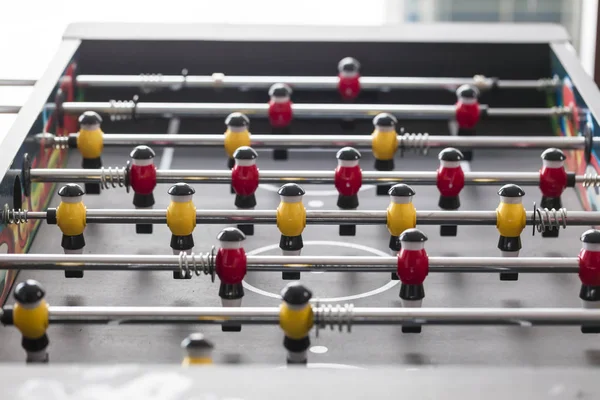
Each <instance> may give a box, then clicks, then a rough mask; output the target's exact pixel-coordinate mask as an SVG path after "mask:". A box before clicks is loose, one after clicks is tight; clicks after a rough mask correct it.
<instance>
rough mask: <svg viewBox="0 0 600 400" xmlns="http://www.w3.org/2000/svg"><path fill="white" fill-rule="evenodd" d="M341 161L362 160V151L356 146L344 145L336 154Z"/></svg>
mask: <svg viewBox="0 0 600 400" xmlns="http://www.w3.org/2000/svg"><path fill="white" fill-rule="evenodd" d="M335 158H337V159H338V160H340V161H358V160H360V152H359V151H358V150H356V149H355V148H354V147H342V148H341V149H340V150H338V152H337V153H336V155H335Z"/></svg>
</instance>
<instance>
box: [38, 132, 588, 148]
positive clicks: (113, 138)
mask: <svg viewBox="0 0 600 400" xmlns="http://www.w3.org/2000/svg"><path fill="white" fill-rule="evenodd" d="M71 135H77V133H72V134H71ZM35 140H36V141H37V142H39V143H41V144H44V145H45V146H47V147H53V146H65V147H66V146H68V143H67V140H68V138H67V137H64V136H61V137H56V136H54V135H52V134H49V133H41V134H39V135H37V136H36V138H35ZM223 140H224V135H223V134H220V135H215V134H180V135H165V134H151V133H139V134H127V133H112V134H104V140H103V143H104V146H138V145H148V146H151V147H157V148H158V147H177V146H184V147H185V146H203V147H223ZM371 141H372V138H371V136H366V135H332V136H323V135H252V136H251V146H252V147H254V148H265V147H266V148H270V147H279V146H286V147H287V148H312V147H317V148H335V149H339V148H341V147H344V146H352V147H355V148H358V149H371ZM593 143H594V144H595V145H597V144H600V137H594V138H593ZM446 147H460V148H469V149H518V148H525V149H547V148H549V147H557V148H560V149H564V150H577V149H583V148H585V138H584V137H583V136H441V135H440V136H437V135H427V134H403V135H398V148H399V149H401V150H410V149H416V150H419V151H427V150H428V149H431V148H438V149H439V148H446Z"/></svg>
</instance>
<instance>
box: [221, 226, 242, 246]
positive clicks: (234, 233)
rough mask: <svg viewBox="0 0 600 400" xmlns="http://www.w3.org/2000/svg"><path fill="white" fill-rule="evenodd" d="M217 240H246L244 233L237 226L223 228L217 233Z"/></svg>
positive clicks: (230, 241)
mask: <svg viewBox="0 0 600 400" xmlns="http://www.w3.org/2000/svg"><path fill="white" fill-rule="evenodd" d="M217 240H218V241H219V242H226V243H239V242H243V241H244V240H246V235H244V233H243V232H242V231H240V230H239V229H238V228H231V227H229V228H225V229H223V230H222V231H221V232H219V234H218V235H217Z"/></svg>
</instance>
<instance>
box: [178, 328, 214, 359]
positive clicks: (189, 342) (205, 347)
mask: <svg viewBox="0 0 600 400" xmlns="http://www.w3.org/2000/svg"><path fill="white" fill-rule="evenodd" d="M181 348H182V349H185V350H186V352H188V353H193V354H194V355H195V356H200V355H205V356H208V355H209V354H210V353H211V352H212V350H213V348H214V346H213V344H212V342H210V341H209V340H208V339H206V338H205V337H204V335H203V334H201V333H192V334H191V335H189V336H188V337H186V338H185V339H183V341H182V342H181Z"/></svg>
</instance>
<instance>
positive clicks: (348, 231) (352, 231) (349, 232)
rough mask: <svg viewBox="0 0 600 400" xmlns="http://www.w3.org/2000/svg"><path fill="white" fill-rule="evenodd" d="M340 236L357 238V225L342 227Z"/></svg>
mask: <svg viewBox="0 0 600 400" xmlns="http://www.w3.org/2000/svg"><path fill="white" fill-rule="evenodd" d="M340 236H356V225H340Z"/></svg>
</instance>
